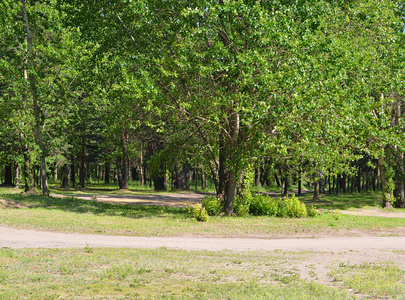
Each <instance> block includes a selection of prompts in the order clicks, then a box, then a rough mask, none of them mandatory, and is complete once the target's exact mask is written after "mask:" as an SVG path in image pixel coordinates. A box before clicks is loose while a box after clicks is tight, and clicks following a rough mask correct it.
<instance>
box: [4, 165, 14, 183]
mask: <svg viewBox="0 0 405 300" xmlns="http://www.w3.org/2000/svg"><path fill="white" fill-rule="evenodd" d="M3 185H7V186H12V185H13V170H12V166H11V164H6V166H5V171H4V182H3Z"/></svg>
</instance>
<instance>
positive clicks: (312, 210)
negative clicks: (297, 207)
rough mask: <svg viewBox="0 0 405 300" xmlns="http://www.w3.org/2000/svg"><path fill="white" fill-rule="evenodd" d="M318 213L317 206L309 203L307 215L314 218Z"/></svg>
mask: <svg viewBox="0 0 405 300" xmlns="http://www.w3.org/2000/svg"><path fill="white" fill-rule="evenodd" d="M317 214H318V213H317V211H316V209H315V206H313V205H311V204H309V205H308V206H307V216H308V217H310V218H314V217H315V216H316V215H317Z"/></svg>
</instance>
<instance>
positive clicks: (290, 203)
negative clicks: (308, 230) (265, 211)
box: [280, 194, 307, 218]
mask: <svg viewBox="0 0 405 300" xmlns="http://www.w3.org/2000/svg"><path fill="white" fill-rule="evenodd" d="M281 211H282V213H281V215H280V217H283V218H284V217H290V218H304V217H306V216H307V208H306V207H305V204H304V203H303V202H301V201H300V200H299V199H298V198H297V197H295V195H294V194H293V195H292V196H290V197H288V196H286V197H285V198H284V201H283V202H282V209H281Z"/></svg>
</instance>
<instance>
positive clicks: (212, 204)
mask: <svg viewBox="0 0 405 300" xmlns="http://www.w3.org/2000/svg"><path fill="white" fill-rule="evenodd" d="M202 207H203V208H204V209H205V210H206V211H207V213H208V215H209V216H218V215H219V214H220V213H222V212H223V206H222V203H221V200H220V199H219V198H217V197H215V196H208V195H207V196H205V197H204V199H203V200H202Z"/></svg>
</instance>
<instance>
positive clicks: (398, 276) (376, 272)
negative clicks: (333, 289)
mask: <svg viewBox="0 0 405 300" xmlns="http://www.w3.org/2000/svg"><path fill="white" fill-rule="evenodd" d="M328 275H329V276H331V277H332V278H333V279H334V280H335V282H336V284H343V285H344V286H345V287H347V288H349V289H352V290H355V291H356V292H357V293H361V294H367V295H369V296H371V297H372V298H373V299H376V298H381V297H384V298H389V299H393V298H394V297H396V296H399V295H405V271H404V270H401V269H399V268H398V267H397V266H396V265H395V264H393V263H383V264H371V263H362V264H360V265H350V264H348V263H340V264H339V265H338V266H337V267H335V268H334V269H333V270H332V271H330V272H329V273H328Z"/></svg>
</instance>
